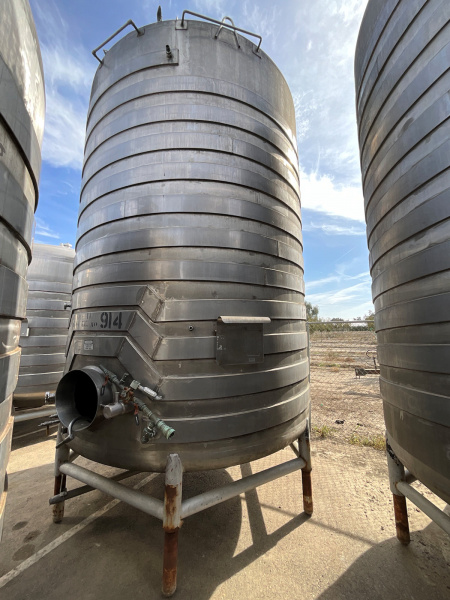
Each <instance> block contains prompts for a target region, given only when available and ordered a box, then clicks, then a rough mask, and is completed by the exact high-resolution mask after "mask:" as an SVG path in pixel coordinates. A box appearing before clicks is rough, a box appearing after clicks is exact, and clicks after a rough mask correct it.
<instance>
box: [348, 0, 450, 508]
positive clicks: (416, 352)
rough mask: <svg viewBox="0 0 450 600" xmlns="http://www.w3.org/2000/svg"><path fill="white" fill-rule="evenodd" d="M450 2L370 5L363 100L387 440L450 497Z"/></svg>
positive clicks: (359, 84)
mask: <svg viewBox="0 0 450 600" xmlns="http://www.w3.org/2000/svg"><path fill="white" fill-rule="evenodd" d="M449 19H450V3H449V2H447V1H445V0H444V1H440V0H429V1H428V2H425V1H424V0H402V1H400V2H388V1H384V0H383V1H380V0H371V1H370V2H369V4H368V6H367V10H366V13H365V15H364V18H363V22H362V25H361V30H360V34H359V38H358V43H357V49H356V61H355V78H356V104H357V115H358V126H359V143H360V150H361V170H362V180H363V188H364V200H365V211H366V220H367V237H368V245H369V250H370V268H371V272H372V279H373V285H372V294H373V300H374V303H375V313H376V316H375V326H376V330H377V336H378V357H379V361H380V368H381V379H380V383H381V393H382V397H383V404H384V416H385V422H386V428H387V432H388V438H389V442H390V444H391V446H392V449H393V450H394V452H395V454H396V455H397V456H398V458H399V459H400V460H401V461H402V463H403V464H404V465H405V466H406V467H407V468H408V469H409V470H410V471H412V472H413V474H414V475H415V476H416V477H417V478H418V479H419V480H421V481H422V482H423V483H424V484H425V485H427V486H428V487H429V488H430V489H431V490H433V491H434V492H435V493H436V494H438V495H439V496H441V497H442V498H443V499H445V500H446V501H447V502H450V398H449V393H450V219H449V217H450V169H449V167H450V119H449V117H450V96H449V89H450V71H449V66H450V22H449Z"/></svg>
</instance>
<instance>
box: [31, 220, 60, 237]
mask: <svg viewBox="0 0 450 600" xmlns="http://www.w3.org/2000/svg"><path fill="white" fill-rule="evenodd" d="M34 234H35V236H41V237H45V238H52V239H55V240H59V239H60V235H59V234H58V233H56V232H55V231H53V230H52V229H51V228H50V227H49V226H48V225H47V223H46V222H45V221H44V220H43V219H40V218H39V217H36V229H35V232H34Z"/></svg>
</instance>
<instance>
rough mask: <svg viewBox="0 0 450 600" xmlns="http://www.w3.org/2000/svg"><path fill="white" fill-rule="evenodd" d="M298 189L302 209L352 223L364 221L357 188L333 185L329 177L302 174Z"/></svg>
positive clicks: (362, 206)
mask: <svg viewBox="0 0 450 600" xmlns="http://www.w3.org/2000/svg"><path fill="white" fill-rule="evenodd" d="M300 189H301V193H302V207H303V208H307V209H311V210H317V211H319V212H322V213H325V214H327V215H332V216H338V217H345V218H346V219H352V220H354V221H362V222H364V221H365V219H364V200H363V195H362V190H361V187H359V186H355V185H346V184H335V183H334V181H333V179H332V178H331V177H330V176H329V175H319V176H318V175H317V174H316V173H315V172H314V173H309V174H307V173H303V172H302V173H301V175H300ZM335 233H337V231H336V232H335ZM353 235H355V234H353ZM358 235H359V234H358Z"/></svg>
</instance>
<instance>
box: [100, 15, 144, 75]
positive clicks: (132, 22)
mask: <svg viewBox="0 0 450 600" xmlns="http://www.w3.org/2000/svg"><path fill="white" fill-rule="evenodd" d="M128 25H132V26H133V27H134V28H135V29H136V31H137V34H138V36H139V35H143V34H144V30H142V31H141V30H140V29H138V28H137V27H136V25H135V24H134V21H133V20H132V19H128V21H127V22H126V23H125V24H124V25H122V27H119V29H118V30H117V31H115V32H114V33H113V34H112V35H110V36H109V38H108V39H106V40H105V41H104V42H102V43H101V44H100V46H97V48H95V50H92V55H93V56H95V58H96V59H97V60H98V62H99V63H100V64H101V65H102V64H103V60H101V59H100V58H99V57H98V56H97V52H98V51H99V50H100V49H101V48H103V46H104V45H105V44H107V43H108V42H110V41H111V40H112V39H113V38H115V37H116V35H117V34H119V33H120V32H121V31H123V30H124V29H125V27H128Z"/></svg>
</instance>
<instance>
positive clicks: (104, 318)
mask: <svg viewBox="0 0 450 600" xmlns="http://www.w3.org/2000/svg"><path fill="white" fill-rule="evenodd" d="M100 327H101V329H113V328H116V329H122V313H121V312H119V313H112V312H102V314H101V315H100Z"/></svg>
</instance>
